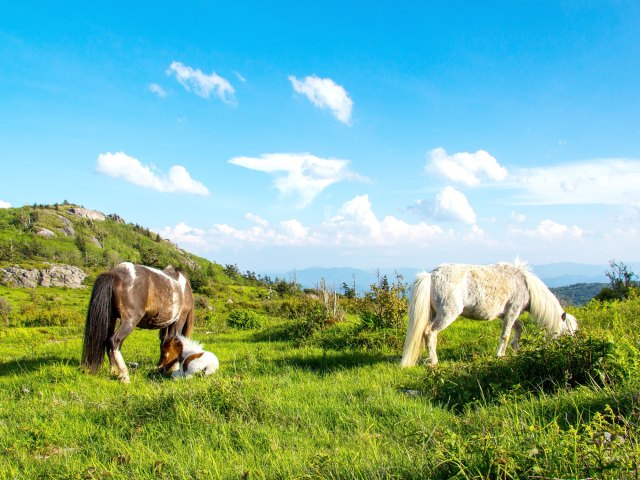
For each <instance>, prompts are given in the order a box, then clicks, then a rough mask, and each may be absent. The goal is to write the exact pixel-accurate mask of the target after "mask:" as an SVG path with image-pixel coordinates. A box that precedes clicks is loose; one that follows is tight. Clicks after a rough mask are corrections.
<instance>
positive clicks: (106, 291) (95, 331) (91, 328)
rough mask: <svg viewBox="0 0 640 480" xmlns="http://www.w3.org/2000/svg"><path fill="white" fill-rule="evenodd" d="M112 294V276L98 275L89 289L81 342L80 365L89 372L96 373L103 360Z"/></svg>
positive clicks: (106, 274) (107, 335) (110, 313)
mask: <svg viewBox="0 0 640 480" xmlns="http://www.w3.org/2000/svg"><path fill="white" fill-rule="evenodd" d="M112 295H113V276H112V275H110V274H108V273H103V274H101V275H99V276H98V278H97V279H96V283H94V284H93V290H92V291H91V300H90V301H89V311H88V312H87V321H86V322H85V325H84V342H83V343H82V362H81V365H82V367H83V368H85V369H86V368H88V369H89V371H90V372H91V373H96V372H97V371H98V369H99V368H100V367H101V366H102V362H104V354H105V352H106V349H107V346H106V341H107V338H108V337H109V324H110V322H111V315H112V308H111V298H112Z"/></svg>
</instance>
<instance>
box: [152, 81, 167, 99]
mask: <svg viewBox="0 0 640 480" xmlns="http://www.w3.org/2000/svg"><path fill="white" fill-rule="evenodd" d="M149 91H150V92H151V93H155V94H156V95H157V96H158V97H160V98H164V97H166V96H167V92H166V91H165V89H164V88H162V87H161V86H160V85H158V84H157V83H151V84H149Z"/></svg>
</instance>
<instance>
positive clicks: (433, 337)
mask: <svg viewBox="0 0 640 480" xmlns="http://www.w3.org/2000/svg"><path fill="white" fill-rule="evenodd" d="M458 315H459V313H458V312H456V311H454V310H451V311H446V310H440V311H438V313H436V316H435V318H434V319H433V321H432V322H431V324H430V325H429V326H428V327H427V330H426V333H425V343H426V345H427V350H428V352H429V358H428V359H427V362H428V363H429V364H430V365H436V364H437V363H438V354H437V353H436V348H437V347H438V333H440V332H441V331H443V330H444V329H445V328H447V327H448V326H449V325H451V324H452V323H453V322H454V321H455V319H456V318H458Z"/></svg>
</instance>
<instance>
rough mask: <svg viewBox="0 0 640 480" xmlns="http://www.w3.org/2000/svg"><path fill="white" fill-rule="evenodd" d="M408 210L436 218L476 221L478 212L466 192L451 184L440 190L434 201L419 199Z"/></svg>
mask: <svg viewBox="0 0 640 480" xmlns="http://www.w3.org/2000/svg"><path fill="white" fill-rule="evenodd" d="M407 210H409V211H411V212H414V213H416V214H418V215H420V216H424V217H429V218H434V219H436V220H443V221H453V222H462V223H468V224H475V223H476V212H475V211H474V210H473V207H471V205H470V204H469V201H468V200H467V197H466V196H465V195H464V193H462V192H460V191H458V190H456V189H455V188H453V187H450V186H447V187H445V188H443V189H442V190H440V191H439V192H438V193H437V194H436V196H435V199H434V201H433V202H431V201H428V200H418V201H416V202H415V203H414V204H413V205H411V206H409V207H408V208H407Z"/></svg>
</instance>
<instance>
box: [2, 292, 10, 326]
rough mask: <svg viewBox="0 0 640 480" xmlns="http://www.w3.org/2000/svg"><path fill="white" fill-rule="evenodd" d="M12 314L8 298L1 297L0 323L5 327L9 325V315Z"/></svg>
mask: <svg viewBox="0 0 640 480" xmlns="http://www.w3.org/2000/svg"><path fill="white" fill-rule="evenodd" d="M10 314H11V305H10V304H9V302H8V301H7V299H6V298H4V297H0V321H2V323H3V324H4V325H9V315H10Z"/></svg>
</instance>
